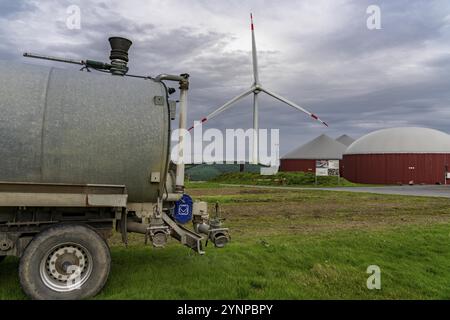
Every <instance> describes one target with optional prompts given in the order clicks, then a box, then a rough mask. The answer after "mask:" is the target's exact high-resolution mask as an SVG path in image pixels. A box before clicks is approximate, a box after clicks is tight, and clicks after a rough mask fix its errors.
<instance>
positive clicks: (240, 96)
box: [188, 88, 254, 131]
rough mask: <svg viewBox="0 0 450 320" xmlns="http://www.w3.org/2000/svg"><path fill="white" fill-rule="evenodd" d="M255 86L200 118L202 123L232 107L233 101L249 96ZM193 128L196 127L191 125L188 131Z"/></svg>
mask: <svg viewBox="0 0 450 320" xmlns="http://www.w3.org/2000/svg"><path fill="white" fill-rule="evenodd" d="M253 90H254V89H253V88H250V89H248V90H247V91H244V92H243V93H241V94H239V95H237V96H236V97H234V98H233V99H231V100H230V101H228V102H227V103H225V104H224V105H223V106H221V107H220V108H218V109H216V110H214V111H213V112H211V113H210V114H208V115H207V116H206V117H204V118H202V119H201V120H200V123H204V122H206V121H208V120H211V119H212V118H214V117H216V116H217V115H219V114H221V113H222V112H224V111H225V110H227V109H229V108H231V106H232V105H233V103H235V102H237V101H239V100H241V99H242V98H245V97H246V96H248V95H249V94H250V93H252V92H253ZM192 129H194V126H192V127H190V128H189V130H188V131H191V130H192Z"/></svg>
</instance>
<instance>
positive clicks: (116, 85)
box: [0, 61, 170, 202]
mask: <svg viewBox="0 0 450 320" xmlns="http://www.w3.org/2000/svg"><path fill="white" fill-rule="evenodd" d="M155 97H162V98H163V101H162V104H160V103H159V102H158V103H157V104H155V101H157V100H158V98H156V99H155ZM169 139H170V119H169V107H168V104H167V99H166V89H165V87H164V85H163V84H161V83H160V82H156V81H153V80H144V79H136V78H130V77H121V76H112V75H111V74H100V73H98V72H80V71H78V70H76V69H59V68H50V67H45V66H37V65H29V64H18V63H11V62H3V61H0V181H14V182H46V183H47V182H48V183H70V184H124V185H126V187H127V189H128V194H129V202H154V201H155V200H156V197H157V196H158V192H161V191H162V190H163V186H164V185H163V184H164V181H165V179H166V174H167V168H168V162H169V146H170V141H169ZM152 172H159V173H160V182H159V183H152V182H150V176H151V173H152Z"/></svg>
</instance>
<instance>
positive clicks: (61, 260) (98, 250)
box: [19, 225, 111, 300]
mask: <svg viewBox="0 0 450 320" xmlns="http://www.w3.org/2000/svg"><path fill="white" fill-rule="evenodd" d="M110 266H111V256H110V252H109V248H108V245H107V244H106V242H105V241H104V240H103V239H102V238H101V237H100V236H99V235H98V234H97V232H95V231H94V230H92V229H90V228H89V227H86V226H82V225H57V226H53V227H50V228H49V229H47V230H45V231H43V232H41V233H39V234H38V235H37V236H36V237H34V239H33V240H32V241H31V243H30V244H29V245H28V246H27V248H26V249H25V251H24V253H23V256H22V258H21V259H20V265H19V277H20V284H21V286H22V289H23V291H24V292H25V293H26V294H27V295H28V296H29V297H30V298H32V299H39V300H44V299H51V300H60V299H65V300H75V299H85V298H89V297H92V296H94V295H96V294H97V293H98V292H99V291H100V290H101V289H102V288H103V286H104V285H105V283H106V281H107V279H108V274H109V270H110Z"/></svg>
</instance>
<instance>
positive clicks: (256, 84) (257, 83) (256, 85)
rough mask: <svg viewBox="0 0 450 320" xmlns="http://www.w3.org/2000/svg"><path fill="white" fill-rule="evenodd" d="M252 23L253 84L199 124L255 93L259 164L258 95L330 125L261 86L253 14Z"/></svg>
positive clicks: (256, 158) (255, 148) (255, 156)
mask: <svg viewBox="0 0 450 320" xmlns="http://www.w3.org/2000/svg"><path fill="white" fill-rule="evenodd" d="M250 21H251V24H250V28H251V31H252V60H253V84H252V86H251V87H250V88H249V89H248V90H246V91H244V92H243V93H241V94H239V95H237V96H236V97H234V98H233V99H231V100H230V101H228V102H227V103H225V104H224V105H223V106H221V107H220V108H218V109H216V110H214V111H213V112H211V113H210V114H209V115H207V116H206V117H204V118H202V119H201V120H200V122H199V123H200V124H201V123H204V122H206V121H208V120H211V119H212V118H214V117H216V116H217V115H219V114H221V113H222V112H224V111H225V110H227V109H229V108H231V107H232V106H233V104H234V103H236V102H238V101H239V100H241V99H243V98H245V97H246V96H248V95H249V94H251V93H253V129H254V130H253V161H252V162H253V164H258V163H259V155H258V140H259V139H258V129H259V121H258V119H259V115H258V95H259V93H261V92H264V93H266V94H268V95H269V96H271V97H273V98H275V99H277V100H279V101H281V102H284V103H285V104H287V105H289V106H291V107H293V108H295V109H297V110H300V111H302V112H304V113H306V114H307V115H309V116H310V117H311V118H313V119H315V120H317V121H319V122H321V123H322V124H324V125H325V126H327V127H328V124H327V123H326V122H324V121H322V120H321V119H320V118H319V117H318V116H316V115H315V114H314V113H311V112H309V111H308V110H306V109H304V108H302V107H300V106H299V105H297V104H295V103H294V102H292V101H290V100H288V99H286V98H284V97H282V96H280V95H279V94H276V93H274V92H272V91H270V90H268V89H266V88H265V87H263V86H262V85H261V83H260V81H259V70H258V56H257V52H256V40H255V27H254V24H253V14H251V13H250ZM194 126H195V125H194ZM194 126H192V127H191V128H189V130H192V129H193V128H194Z"/></svg>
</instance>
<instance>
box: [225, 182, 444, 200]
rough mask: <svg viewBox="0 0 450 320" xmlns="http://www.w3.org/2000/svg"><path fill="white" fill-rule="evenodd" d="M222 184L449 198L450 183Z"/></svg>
mask: <svg viewBox="0 0 450 320" xmlns="http://www.w3.org/2000/svg"><path fill="white" fill-rule="evenodd" d="M223 185H224V186H234V187H236V186H239V187H252V188H263V189H285V190H328V191H346V192H368V193H378V194H398V195H405V196H421V197H445V198H450V185H441V186H439V185H426V186H387V187H385V186H383V187H381V186H380V187H334V188H303V187H272V186H255V185H252V186H249V185H237V184H223Z"/></svg>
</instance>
